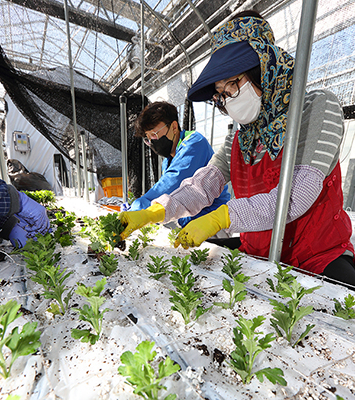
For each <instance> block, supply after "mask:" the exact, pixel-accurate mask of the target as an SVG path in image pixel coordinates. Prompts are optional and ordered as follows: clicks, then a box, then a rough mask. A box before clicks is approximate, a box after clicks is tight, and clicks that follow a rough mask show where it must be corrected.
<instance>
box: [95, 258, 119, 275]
mask: <svg viewBox="0 0 355 400" xmlns="http://www.w3.org/2000/svg"><path fill="white" fill-rule="evenodd" d="M117 266H118V261H117V259H116V258H115V255H114V254H110V255H109V256H108V255H106V254H105V255H103V256H102V257H101V259H100V266H99V270H100V272H101V273H103V274H104V275H105V276H111V275H112V274H113V273H114V272H115V271H116V270H117Z"/></svg>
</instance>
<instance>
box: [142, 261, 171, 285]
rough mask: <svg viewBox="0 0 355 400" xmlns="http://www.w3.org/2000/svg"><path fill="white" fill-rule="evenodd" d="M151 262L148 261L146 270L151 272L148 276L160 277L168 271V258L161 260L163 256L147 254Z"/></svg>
mask: <svg viewBox="0 0 355 400" xmlns="http://www.w3.org/2000/svg"><path fill="white" fill-rule="evenodd" d="M149 257H150V258H151V260H152V261H153V263H148V264H147V268H148V271H149V272H150V273H151V274H152V275H150V276H149V278H153V279H156V280H158V279H160V278H161V277H163V276H164V275H167V274H168V273H169V260H163V258H164V257H158V256H157V257H154V256H149Z"/></svg>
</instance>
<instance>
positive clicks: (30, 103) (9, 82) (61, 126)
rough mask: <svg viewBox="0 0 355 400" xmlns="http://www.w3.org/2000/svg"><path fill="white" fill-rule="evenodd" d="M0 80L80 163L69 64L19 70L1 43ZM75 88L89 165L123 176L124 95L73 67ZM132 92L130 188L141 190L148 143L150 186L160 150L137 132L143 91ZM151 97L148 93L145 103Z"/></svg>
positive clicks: (99, 171)
mask: <svg viewBox="0 0 355 400" xmlns="http://www.w3.org/2000/svg"><path fill="white" fill-rule="evenodd" d="M0 81H1V83H2V84H3V86H4V88H5V90H6V92H7V93H8V95H9V96H10V98H11V100H12V101H13V103H14V104H15V105H16V107H17V108H18V109H19V111H20V112H21V113H22V114H23V116H24V117H25V118H26V119H27V120H28V121H29V122H30V123H31V124H32V125H33V126H34V127H35V128H36V129H37V130H38V131H39V132H40V133H41V134H42V135H44V136H45V137H46V138H47V139H48V140H49V141H50V142H51V143H52V144H53V145H54V146H55V147H56V148H57V149H58V151H59V152H61V153H62V154H63V155H64V156H65V157H67V158H68V159H70V160H71V161H72V162H73V163H74V164H75V139H74V138H75V136H74V128H73V122H72V120H73V105H72V96H71V85H70V73H69V68H55V69H51V70H40V71H36V72H34V73H31V74H28V73H24V72H22V71H18V70H15V69H14V68H13V67H12V65H11V63H10V62H9V61H8V59H7V57H6V55H5V53H4V51H3V49H2V48H1V47H0ZM74 92H75V109H76V121H77V126H78V136H79V137H78V143H79V145H80V132H85V138H86V144H87V146H88V149H87V153H88V154H89V155H90V156H91V158H92V159H91V162H90V160H89V165H88V169H89V170H92V171H93V172H96V173H97V175H98V179H100V180H101V179H103V178H107V177H120V176H122V155H121V115H120V104H119V95H118V94H115V95H113V94H111V93H108V92H107V91H106V90H105V89H104V88H103V87H102V86H101V85H99V84H97V83H96V82H94V81H93V80H92V79H90V78H88V77H86V76H85V75H83V74H80V73H78V72H77V71H74ZM124 96H125V97H126V98H127V103H126V110H127V111H126V115H127V149H125V150H126V151H127V163H128V181H129V190H131V191H132V192H133V194H134V196H135V197H139V196H141V195H142V175H143V174H142V152H143V148H144V149H145V150H144V151H145V158H146V160H147V162H146V163H145V189H146V190H148V189H149V188H150V187H151V185H152V184H154V183H155V182H156V178H157V175H158V160H157V156H156V154H154V153H152V152H151V150H150V149H149V148H148V147H147V146H145V147H143V146H142V139H141V138H139V137H135V136H134V121H135V119H136V118H137V116H138V114H139V113H140V112H141V110H142V96H141V95H138V94H133V93H124ZM147 103H148V101H147V99H146V98H145V105H146V104H147Z"/></svg>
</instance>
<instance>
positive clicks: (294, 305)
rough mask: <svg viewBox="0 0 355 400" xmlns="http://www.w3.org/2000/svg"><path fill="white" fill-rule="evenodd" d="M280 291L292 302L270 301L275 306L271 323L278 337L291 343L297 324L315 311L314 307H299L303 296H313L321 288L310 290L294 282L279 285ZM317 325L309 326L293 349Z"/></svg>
mask: <svg viewBox="0 0 355 400" xmlns="http://www.w3.org/2000/svg"><path fill="white" fill-rule="evenodd" d="M279 285H280V291H279V294H280V295H281V296H282V297H284V298H290V300H289V301H288V302H287V303H286V304H284V303H282V302H280V301H277V300H273V299H271V300H270V303H271V304H272V305H273V306H274V311H273V313H272V316H273V317H274V318H271V319H270V323H271V325H272V326H273V328H274V329H275V331H276V333H277V334H278V336H280V337H281V336H283V337H285V338H286V340H287V341H288V342H289V343H291V339H292V332H293V329H294V327H295V326H296V324H297V323H298V322H299V321H300V320H301V319H302V318H303V317H305V316H306V315H309V314H311V313H312V312H313V311H314V310H313V307H312V306H307V307H303V306H299V303H300V301H301V299H302V298H303V296H305V295H306V294H311V293H313V292H314V291H315V290H317V289H319V288H320V287H321V286H315V287H312V288H310V289H305V288H304V287H302V286H301V284H300V283H298V282H297V280H293V281H292V282H291V283H290V284H289V285H288V284H286V283H283V282H280V283H279ZM314 326H315V325H310V324H308V325H307V327H306V329H305V331H304V332H303V333H302V334H301V335H300V336H299V338H298V339H297V340H296V341H295V342H294V344H293V345H292V347H295V346H296V345H297V344H298V343H299V342H300V341H301V340H302V339H303V338H305V337H306V336H307V335H308V333H309V332H310V330H311V329H313V328H314Z"/></svg>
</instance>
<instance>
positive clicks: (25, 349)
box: [0, 300, 41, 379]
mask: <svg viewBox="0 0 355 400" xmlns="http://www.w3.org/2000/svg"><path fill="white" fill-rule="evenodd" d="M20 307H21V304H18V303H17V302H16V301H15V300H9V301H8V302H7V303H6V304H4V305H0V369H1V372H0V375H2V376H3V377H4V378H5V379H6V378H8V377H9V376H10V374H11V368H12V366H13V364H14V362H15V361H16V360H17V359H18V358H19V357H21V356H27V355H29V354H33V353H35V352H36V351H37V349H38V347H40V345H41V342H40V341H39V338H40V336H41V332H39V331H36V328H37V322H27V323H26V324H25V325H24V326H23V327H22V330H21V332H19V331H18V329H19V328H18V326H17V327H15V328H13V329H12V331H11V333H9V334H8V335H6V331H7V328H8V327H9V325H10V324H11V323H12V322H14V321H15V320H16V319H17V318H19V317H20V316H21V315H22V313H21V312H19V309H20ZM4 346H6V347H7V348H8V349H10V351H11V357H8V359H7V360H6V359H5V356H4V353H3V349H4ZM9 361H10V362H9Z"/></svg>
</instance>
